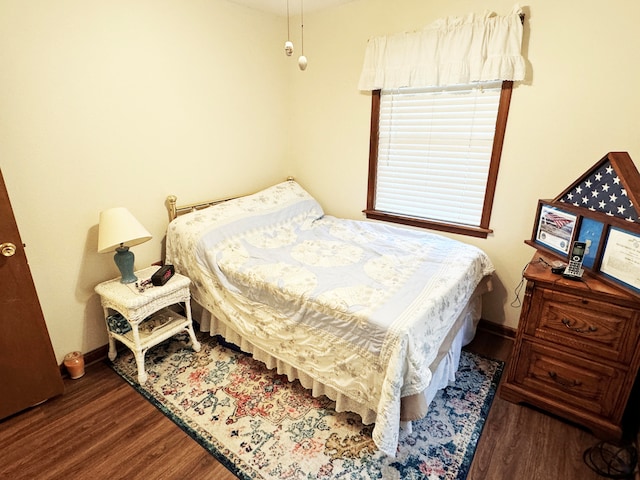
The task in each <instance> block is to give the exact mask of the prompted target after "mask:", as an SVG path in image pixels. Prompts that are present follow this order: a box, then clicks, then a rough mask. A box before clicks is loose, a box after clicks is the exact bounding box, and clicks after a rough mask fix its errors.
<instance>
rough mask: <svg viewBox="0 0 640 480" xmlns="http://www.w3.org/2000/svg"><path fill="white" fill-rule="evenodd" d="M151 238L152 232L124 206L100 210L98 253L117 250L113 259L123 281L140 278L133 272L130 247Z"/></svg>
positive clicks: (128, 281)
mask: <svg viewBox="0 0 640 480" xmlns="http://www.w3.org/2000/svg"><path fill="white" fill-rule="evenodd" d="M150 239H151V234H150V233H149V232H148V231H147V230H146V229H145V228H144V227H143V226H142V224H141V223H140V222H138V220H136V218H135V217H134V216H133V215H132V214H131V212H129V210H127V209H126V208H124V207H115V208H110V209H108V210H104V211H102V212H100V225H99V227H98V253H107V252H113V251H115V252H116V254H115V255H114V257H113V259H114V260H115V262H116V265H117V266H118V269H119V270H120V274H121V275H122V278H121V279H120V281H121V282H122V283H133V282H135V281H136V280H138V277H136V276H135V275H134V273H133V261H134V255H133V252H131V251H129V247H133V246H135V245H139V244H141V243H143V242H146V241H147V240H150Z"/></svg>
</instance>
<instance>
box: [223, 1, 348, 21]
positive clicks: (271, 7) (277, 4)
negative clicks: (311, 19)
mask: <svg viewBox="0 0 640 480" xmlns="http://www.w3.org/2000/svg"><path fill="white" fill-rule="evenodd" d="M229 1H230V2H233V3H237V4H240V5H244V6H246V7H249V8H253V9H256V10H262V11H263V12H269V13H273V14H274V15H279V16H282V17H286V16H287V0H229ZM351 1H353V0H289V14H290V15H299V14H300V8H301V6H303V7H304V11H305V12H312V11H314V10H322V9H324V8H330V7H335V6H337V5H342V4H343V3H349V2H351ZM301 2H303V3H301Z"/></svg>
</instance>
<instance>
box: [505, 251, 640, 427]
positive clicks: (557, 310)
mask: <svg viewBox="0 0 640 480" xmlns="http://www.w3.org/2000/svg"><path fill="white" fill-rule="evenodd" d="M540 258H542V259H544V260H545V261H546V262H548V263H551V262H552V261H553V260H556V259H555V258H553V257H551V256H547V255H546V254H541V253H540V252H538V253H536V254H535V255H534V256H533V259H532V260H531V262H530V264H529V265H528V267H527V268H526V270H525V272H524V276H525V278H526V280H527V284H526V293H525V296H524V300H523V304H522V312H521V316H520V323H519V326H518V332H517V335H516V340H515V344H514V348H513V353H512V357H511V361H510V363H509V368H508V370H507V375H506V378H505V379H504V380H503V382H502V385H501V387H500V395H501V397H502V398H504V399H505V400H508V401H511V402H515V403H520V402H525V403H528V404H530V405H533V406H536V407H538V408H541V409H543V410H545V411H547V412H550V413H553V414H555V415H558V416H560V417H562V418H565V419H567V420H570V421H572V422H575V423H577V424H580V425H583V426H585V427H587V428H589V429H590V430H591V431H592V432H593V434H594V435H596V436H598V437H600V438H602V439H606V440H618V439H620V438H621V436H622V434H623V415H624V413H625V409H626V406H627V403H628V401H629V398H630V395H631V392H632V389H633V386H634V382H635V379H636V376H637V374H638V368H639V367H640V298H639V297H638V296H637V295H633V294H631V293H626V292H624V291H623V290H621V289H617V288H613V287H612V286H610V285H609V284H606V283H603V282H602V281H601V280H600V279H598V278H597V277H596V276H592V275H590V274H588V273H585V275H584V277H583V281H574V280H567V279H565V278H563V277H562V276H561V275H557V274H554V273H552V272H551V268H550V267H549V266H548V264H546V263H544V262H543V261H540ZM636 408H637V405H636ZM632 433H633V432H632Z"/></svg>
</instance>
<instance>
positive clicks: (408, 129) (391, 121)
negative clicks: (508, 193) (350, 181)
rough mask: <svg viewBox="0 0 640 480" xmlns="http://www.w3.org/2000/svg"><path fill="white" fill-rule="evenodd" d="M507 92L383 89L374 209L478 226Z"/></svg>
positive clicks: (487, 86) (494, 85)
mask: <svg viewBox="0 0 640 480" xmlns="http://www.w3.org/2000/svg"><path fill="white" fill-rule="evenodd" d="M501 88H502V82H500V81H498V82H487V83H483V84H481V85H477V84H476V85H458V86H452V87H446V88H444V89H443V88H442V87H433V88H400V89H394V90H382V91H381V94H380V120H379V132H378V160H377V162H378V163H377V180H376V202H375V209H376V210H377V211H380V212H386V213H392V214H396V215H403V216H408V217H415V218H420V219H427V220H435V221H440V222H447V223H455V224H460V225H469V226H474V227H477V226H479V225H480V221H481V217H482V208H483V204H484V197H485V191H486V186H487V179H488V174H489V166H490V163H491V153H492V149H493V138H494V135H495V129H496V118H497V114H498V107H499V105H500V93H501Z"/></svg>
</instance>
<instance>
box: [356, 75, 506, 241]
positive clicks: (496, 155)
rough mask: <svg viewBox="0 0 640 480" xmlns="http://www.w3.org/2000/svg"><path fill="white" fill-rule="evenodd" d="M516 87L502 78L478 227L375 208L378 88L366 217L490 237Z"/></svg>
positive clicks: (374, 95)
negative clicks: (513, 90) (501, 162)
mask: <svg viewBox="0 0 640 480" xmlns="http://www.w3.org/2000/svg"><path fill="white" fill-rule="evenodd" d="M512 89H513V82H512V81H503V82H502V90H501V93H500V103H499V105H498V115H497V118H496V131H495V135H494V138H493V149H492V152H491V163H490V166H489V174H488V177H487V184H486V188H485V196H484V203H483V206H482V217H481V219H480V225H479V226H478V227H472V226H467V225H457V224H453V223H443V222H435V221H432V220H424V219H419V218H413V217H404V216H401V215H394V214H391V213H387V212H380V211H377V210H376V209H375V208H374V206H375V204H376V178H377V175H378V137H379V120H380V90H374V91H373V92H372V95H371V132H370V140H369V178H368V182H367V208H366V209H365V210H364V213H365V215H366V217H367V218H370V219H373V220H382V221H385V222H391V223H399V224H403V225H410V226H414V227H421V228H429V229H432V230H438V231H443V232H449V233H456V234H460V235H468V236H473V237H479V238H487V236H488V235H489V234H490V233H493V230H492V229H491V228H489V221H490V219H491V211H492V209H493V198H494V196H495V191H496V183H497V181H498V170H499V167H500V158H501V156H502V147H503V144H504V136H505V132H506V127H507V117H508V116H509V106H510V104H511V92H512Z"/></svg>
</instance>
